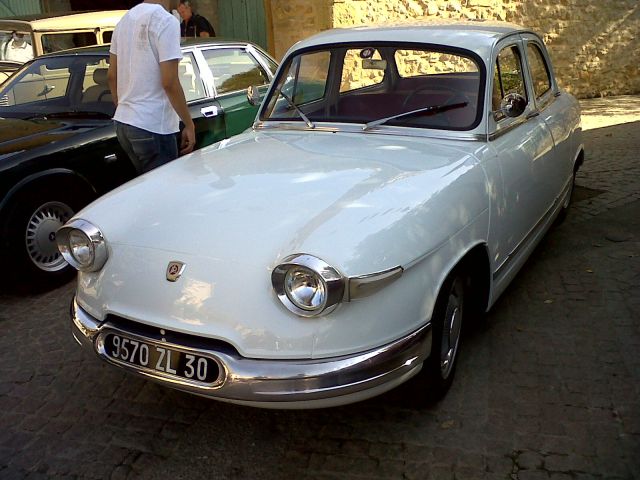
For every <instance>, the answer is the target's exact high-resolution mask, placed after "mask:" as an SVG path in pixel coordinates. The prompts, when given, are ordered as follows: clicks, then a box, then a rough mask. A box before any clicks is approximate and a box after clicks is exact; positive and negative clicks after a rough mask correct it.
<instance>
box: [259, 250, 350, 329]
mask: <svg viewBox="0 0 640 480" xmlns="http://www.w3.org/2000/svg"><path fill="white" fill-rule="evenodd" d="M271 284H272V285H273V288H274V290H275V292H276V294H277V295H278V298H279V299H280V301H281V302H282V304H283V305H284V306H285V307H287V308H288V309H289V310H290V311H291V312H293V313H295V314H296V315H300V316H302V317H314V316H317V315H320V314H321V313H329V312H330V311H332V310H333V309H334V308H335V307H336V306H337V305H338V304H339V303H340V302H341V301H342V299H343V297H344V289H345V279H344V277H343V276H342V275H340V273H339V272H338V271H337V270H336V269H335V268H333V267H332V266H330V265H329V264H327V263H326V262H324V261H323V260H320V259H319V258H316V257H313V256H311V255H305V254H296V255H290V256H288V257H287V258H285V259H284V261H283V262H282V263H281V264H280V265H278V266H277V267H276V268H274V269H273V272H271Z"/></svg>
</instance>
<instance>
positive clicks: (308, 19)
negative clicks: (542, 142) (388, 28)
mask: <svg viewBox="0 0 640 480" xmlns="http://www.w3.org/2000/svg"><path fill="white" fill-rule="evenodd" d="M269 3H270V4H271V7H270V8H271V15H272V22H273V52H272V53H273V54H274V55H275V56H276V58H278V59H281V58H282V56H283V55H284V53H285V52H286V50H287V49H288V48H289V47H290V46H291V45H293V43H295V42H296V41H297V40H299V39H302V38H304V37H307V36H309V35H311V34H313V33H317V32H319V31H322V30H325V29H327V28H332V27H350V26H357V25H375V24H380V23H385V22H399V21H406V20H408V19H430V18H453V19H486V20H503V21H509V22H514V23H518V24H520V25H523V26H526V27H530V28H531V29H533V30H535V31H537V32H538V33H540V34H541V35H542V36H543V37H544V39H545V42H546V44H547V47H548V48H549V51H550V54H551V57H552V60H553V64H554V68H555V71H556V76H557V77H558V80H559V82H560V84H561V85H562V86H563V87H564V88H566V89H567V90H569V91H571V92H572V93H574V94H575V95H577V96H579V97H582V98H588V97H596V96H607V95H620V94H631V93H640V40H639V38H640V2H639V1H638V0H608V1H607V2H602V0H315V1H313V2H308V1H305V0H270V2H269Z"/></svg>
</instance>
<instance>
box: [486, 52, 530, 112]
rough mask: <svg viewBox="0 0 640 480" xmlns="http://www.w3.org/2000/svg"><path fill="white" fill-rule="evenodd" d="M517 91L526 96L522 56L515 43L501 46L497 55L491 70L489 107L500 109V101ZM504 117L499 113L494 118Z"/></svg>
mask: <svg viewBox="0 0 640 480" xmlns="http://www.w3.org/2000/svg"><path fill="white" fill-rule="evenodd" d="M510 93H517V94H519V95H522V96H523V97H524V98H525V99H526V98H527V90H526V88H525V84H524V76H523V74H522V58H521V56H520V51H519V50H518V47H516V46H515V45H512V46H509V47H506V48H503V49H502V50H501V51H500V54H499V55H498V58H497V60H496V64H495V66H494V70H493V90H492V95H491V108H492V110H493V111H494V112H498V111H499V110H500V102H501V101H502V99H503V98H504V97H505V96H506V95H508V94H510ZM502 118H504V115H503V114H499V115H498V118H496V120H499V119H502Z"/></svg>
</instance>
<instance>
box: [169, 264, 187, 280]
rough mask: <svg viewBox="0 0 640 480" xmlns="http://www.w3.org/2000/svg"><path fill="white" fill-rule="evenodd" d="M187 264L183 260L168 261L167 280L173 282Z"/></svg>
mask: <svg viewBox="0 0 640 480" xmlns="http://www.w3.org/2000/svg"><path fill="white" fill-rule="evenodd" d="M186 266H187V265H186V264H185V263H183V262H178V261H173V262H169V266H168V267H167V280H168V281H170V282H175V281H177V280H178V279H179V278H180V275H182V272H184V269H185V267H186Z"/></svg>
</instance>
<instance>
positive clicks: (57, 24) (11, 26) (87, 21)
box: [0, 10, 127, 32]
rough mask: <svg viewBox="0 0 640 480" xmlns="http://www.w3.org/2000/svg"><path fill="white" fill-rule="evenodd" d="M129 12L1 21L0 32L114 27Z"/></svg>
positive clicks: (57, 14) (67, 14)
mask: <svg viewBox="0 0 640 480" xmlns="http://www.w3.org/2000/svg"><path fill="white" fill-rule="evenodd" d="M125 13H127V10H105V11H90V12H77V13H69V12H57V13H40V14H34V15H21V16H17V17H9V18H3V19H0V30H11V31H13V30H22V31H29V32H31V31H56V30H77V29H87V30H93V29H94V28H99V27H114V26H115V25H116V23H118V21H119V20H120V18H122V16H123V15H124V14H125Z"/></svg>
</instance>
